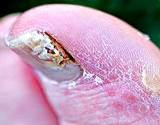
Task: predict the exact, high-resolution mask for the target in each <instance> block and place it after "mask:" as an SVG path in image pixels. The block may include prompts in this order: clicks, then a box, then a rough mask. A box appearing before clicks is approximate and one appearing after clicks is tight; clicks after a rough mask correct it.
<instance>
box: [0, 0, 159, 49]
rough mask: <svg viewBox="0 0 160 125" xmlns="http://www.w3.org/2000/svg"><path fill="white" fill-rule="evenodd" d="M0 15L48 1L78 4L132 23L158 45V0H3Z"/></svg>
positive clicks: (23, 9) (21, 10) (20, 10)
mask: <svg viewBox="0 0 160 125" xmlns="http://www.w3.org/2000/svg"><path fill="white" fill-rule="evenodd" d="M4 1H6V3H4V2H1V11H0V16H4V15H6V14H9V13H15V12H23V11H25V10H27V9H30V8H32V7H34V6H38V5H42V4H48V3H68V4H79V5H84V6H89V7H92V8H97V9H99V10H102V11H105V12H108V13H110V14H113V15H115V16H117V17H119V18H121V19H122V20H125V21H126V22H128V23H129V24H131V25H133V26H134V27H136V28H137V29H139V30H140V31H142V32H143V33H145V34H148V35H149V36H150V37H151V39H152V41H154V42H155V44H157V45H158V46H159V47H160V0H11V1H9V0H4Z"/></svg>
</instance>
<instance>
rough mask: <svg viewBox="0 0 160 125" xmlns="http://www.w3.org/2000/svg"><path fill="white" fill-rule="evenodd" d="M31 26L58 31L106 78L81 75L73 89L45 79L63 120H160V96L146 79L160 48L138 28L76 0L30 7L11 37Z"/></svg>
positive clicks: (104, 123) (124, 123)
mask: <svg viewBox="0 0 160 125" xmlns="http://www.w3.org/2000/svg"><path fill="white" fill-rule="evenodd" d="M30 30H40V31H41V30H43V31H47V32H49V33H50V34H53V36H54V37H55V38H56V39H57V40H58V41H59V42H60V43H61V44H62V45H63V46H64V48H65V49H66V50H68V51H69V53H70V54H71V55H72V56H73V57H74V58H75V59H76V61H77V62H78V63H79V64H80V65H81V66H82V67H83V68H84V69H85V70H86V71H87V72H90V73H93V74H95V76H98V77H100V78H101V79H102V80H103V84H101V85H96V83H95V81H94V78H93V77H94V76H93V77H92V78H88V79H86V78H84V77H82V78H80V80H79V81H77V83H78V84H77V85H76V88H73V89H68V88H60V87H59V86H54V85H51V84H48V83H43V87H44V91H45V93H46V95H47V97H48V99H49V101H50V103H51V104H52V106H53V107H55V110H56V112H57V113H58V115H59V117H60V118H61V120H62V121H65V122H68V123H75V124H76V125H97V124H101V125H159V123H160V107H159V105H160V97H159V96H157V95H152V94H151V91H149V90H148V89H146V88H145V86H144V85H143V83H142V72H143V68H144V67H146V68H151V73H153V74H154V73H155V74H157V72H156V70H154V69H157V68H159V64H160V59H159V56H160V54H159V49H158V48H156V47H155V46H154V45H153V44H152V43H151V42H150V41H148V40H147V39H146V37H144V36H143V35H141V34H140V33H139V32H138V31H137V30H135V29H134V28H132V27H131V26H129V25H128V24H126V23H124V22H123V21H121V20H119V19H117V18H115V17H113V16H111V15H108V14H105V13H102V12H100V11H96V10H93V9H88V8H85V7H79V6H71V5H47V6H41V7H38V8H35V9H31V10H29V11H27V12H26V13H24V14H23V15H22V16H21V17H20V18H19V19H18V20H17V21H16V23H15V25H14V26H13V28H12V30H11V32H10V37H16V36H18V35H20V34H21V33H23V32H26V31H27V32H29V31H30ZM150 65H151V67H150ZM147 70H148V69H147Z"/></svg>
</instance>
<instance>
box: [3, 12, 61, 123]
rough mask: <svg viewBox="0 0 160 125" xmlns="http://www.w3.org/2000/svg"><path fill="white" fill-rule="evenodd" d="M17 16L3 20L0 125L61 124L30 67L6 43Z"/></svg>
mask: <svg viewBox="0 0 160 125" xmlns="http://www.w3.org/2000/svg"><path fill="white" fill-rule="evenodd" d="M16 18H17V15H9V16H7V17H5V18H3V19H2V20H1V21H0V39H1V40H0V60H1V61H0V63H1V65H0V83H1V85H0V86H1V87H0V88H1V89H0V124H3V125H22V124H23V125H35V123H36V124H38V125H58V124H57V119H56V116H55V114H54V113H53V110H51V108H50V106H49V105H48V102H47V101H46V99H45V96H44V94H43V93H42V89H41V87H40V86H39V81H38V80H37V79H36V77H35V75H34V74H33V72H32V70H31V68H30V67H29V66H28V65H26V64H24V63H23V62H22V60H21V59H20V58H19V57H18V56H17V55H16V54H15V53H14V52H12V51H11V50H9V49H7V48H6V47H5V46H4V36H5V35H6V34H7V33H8V31H9V28H10V26H11V25H12V24H13V22H14V21H15V20H16Z"/></svg>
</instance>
